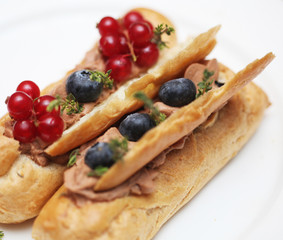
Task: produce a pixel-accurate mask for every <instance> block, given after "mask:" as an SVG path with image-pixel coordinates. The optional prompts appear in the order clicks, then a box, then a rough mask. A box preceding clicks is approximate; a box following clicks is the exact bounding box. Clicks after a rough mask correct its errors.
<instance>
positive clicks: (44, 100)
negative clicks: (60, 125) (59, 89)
mask: <svg viewBox="0 0 283 240" xmlns="http://www.w3.org/2000/svg"><path fill="white" fill-rule="evenodd" d="M55 99H56V98H55V97H53V96H51V95H43V96H41V97H39V98H37V99H36V100H35V101H34V103H33V108H34V112H35V115H36V117H37V118H40V117H41V116H42V115H44V114H46V113H50V114H52V115H58V116H59V115H60V107H59V108H58V109H55V108H54V109H53V110H52V111H51V112H48V111H47V110H46V108H47V106H48V105H49V104H50V102H52V101H53V100H55Z"/></svg>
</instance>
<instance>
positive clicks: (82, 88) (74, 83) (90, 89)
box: [66, 70, 103, 103]
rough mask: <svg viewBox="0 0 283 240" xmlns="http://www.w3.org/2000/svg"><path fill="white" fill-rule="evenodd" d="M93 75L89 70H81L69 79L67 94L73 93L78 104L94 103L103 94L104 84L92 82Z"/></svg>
mask: <svg viewBox="0 0 283 240" xmlns="http://www.w3.org/2000/svg"><path fill="white" fill-rule="evenodd" d="M91 74H92V73H91V72H90V71H88V70H80V71H76V72H73V73H72V74H71V75H70V76H69V77H68V79H67V83H66V89H67V93H68V94H69V93H72V94H73V96H74V97H75V99H76V100H77V101H78V102H82V103H85V102H94V101H96V100H97V99H98V98H99V96H100V94H101V92H102V89H103V83H101V82H97V81H92V80H91V79H90V77H91Z"/></svg>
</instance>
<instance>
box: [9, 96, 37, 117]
mask: <svg viewBox="0 0 283 240" xmlns="http://www.w3.org/2000/svg"><path fill="white" fill-rule="evenodd" d="M7 107H8V112H9V114H10V116H11V117H13V118H14V119H15V120H23V119H28V118H29V117H30V116H31V115H32V108H33V101H32V99H31V97H30V96H29V95H27V94H26V93H24V92H15V93H13V94H12V96H11V97H10V98H9V100H8V103H7Z"/></svg>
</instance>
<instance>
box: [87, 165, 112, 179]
mask: <svg viewBox="0 0 283 240" xmlns="http://www.w3.org/2000/svg"><path fill="white" fill-rule="evenodd" d="M108 170H109V168H108V167H103V166H97V167H96V168H95V169H93V170H91V171H90V172H89V173H88V174H87V176H88V177H101V176H102V175H103V174H104V173H106V172H107V171H108Z"/></svg>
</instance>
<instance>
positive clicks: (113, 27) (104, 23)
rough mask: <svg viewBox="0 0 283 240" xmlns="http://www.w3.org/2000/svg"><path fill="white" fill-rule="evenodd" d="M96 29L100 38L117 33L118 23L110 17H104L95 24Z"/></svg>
mask: <svg viewBox="0 0 283 240" xmlns="http://www.w3.org/2000/svg"><path fill="white" fill-rule="evenodd" d="M97 28H98V30H99V33H100V34H101V36H104V35H106V34H113V33H118V32H119V28H120V26H119V22H118V21H117V20H116V19H114V18H112V17H104V18H102V19H101V20H100V22H99V23H98V24H97Z"/></svg>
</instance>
